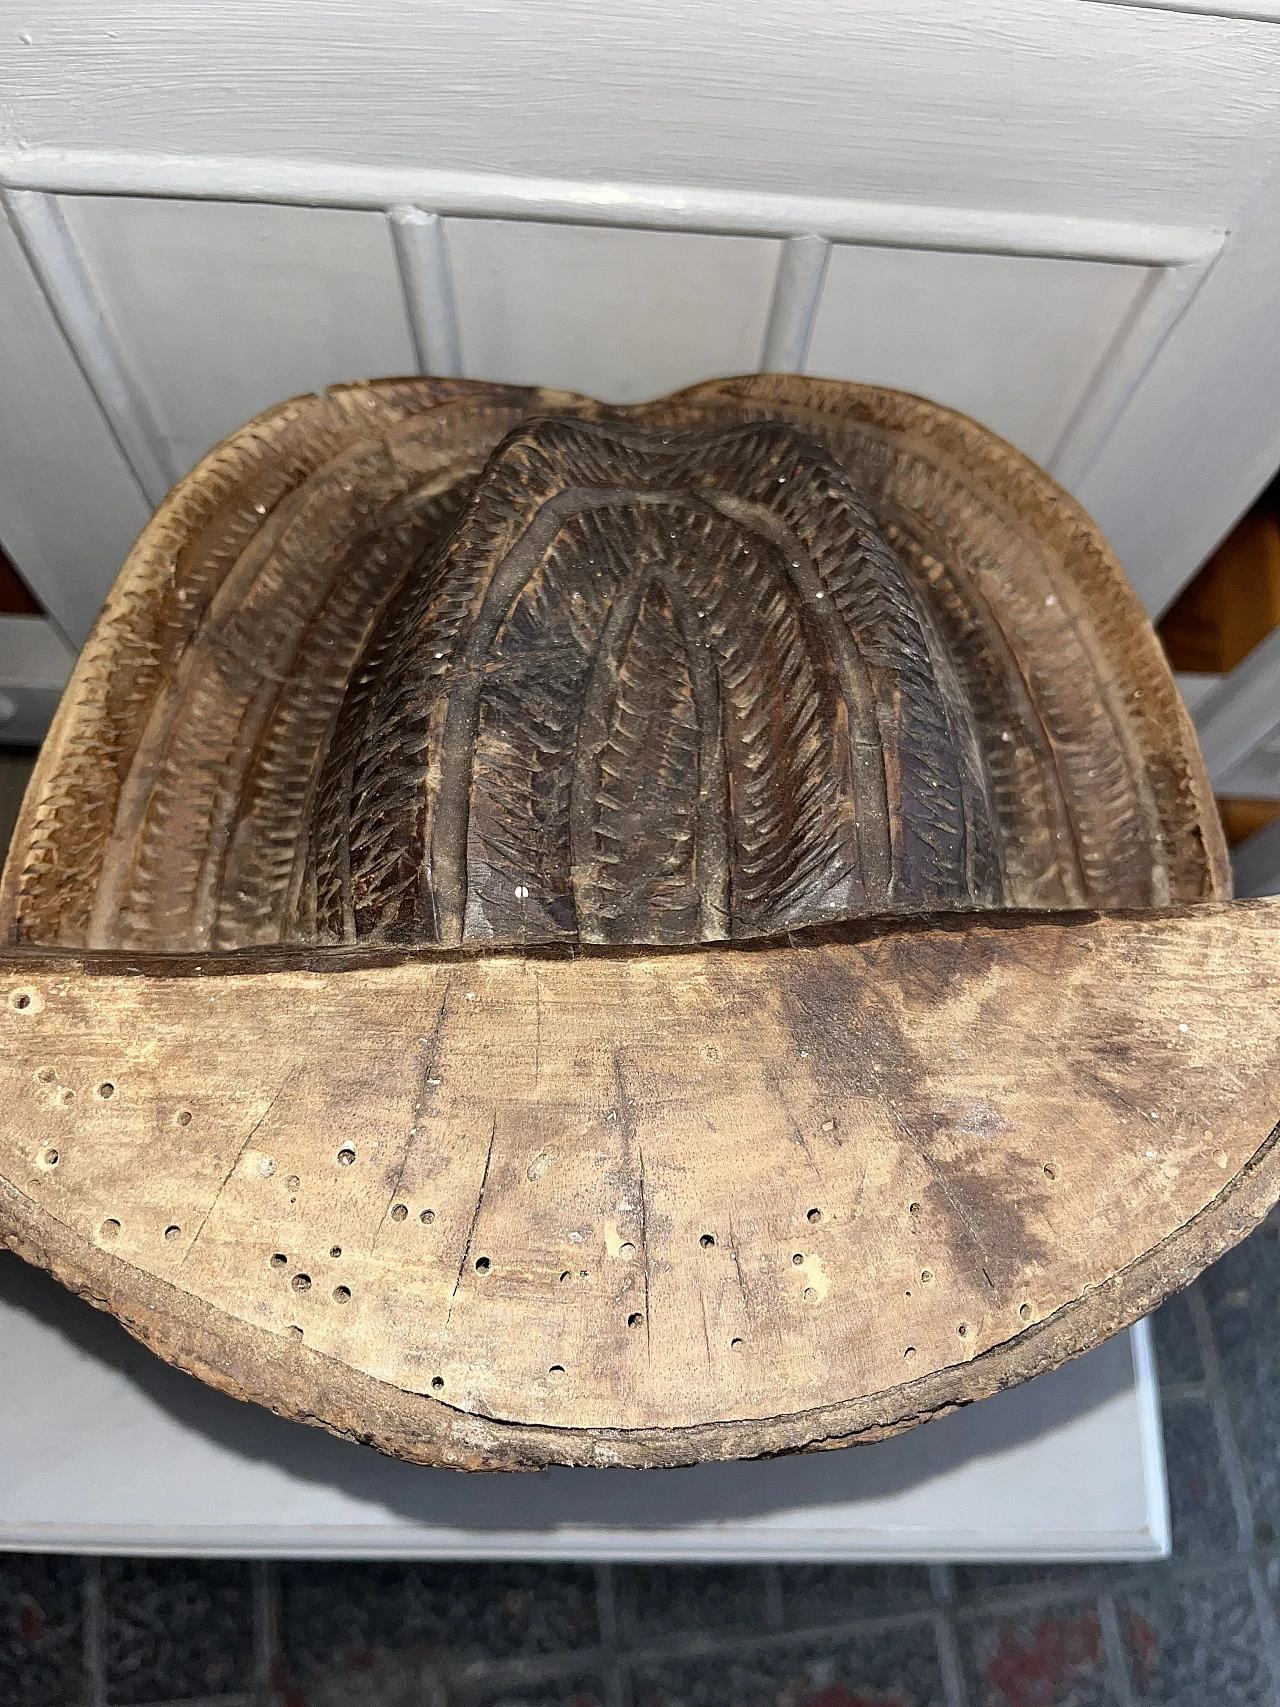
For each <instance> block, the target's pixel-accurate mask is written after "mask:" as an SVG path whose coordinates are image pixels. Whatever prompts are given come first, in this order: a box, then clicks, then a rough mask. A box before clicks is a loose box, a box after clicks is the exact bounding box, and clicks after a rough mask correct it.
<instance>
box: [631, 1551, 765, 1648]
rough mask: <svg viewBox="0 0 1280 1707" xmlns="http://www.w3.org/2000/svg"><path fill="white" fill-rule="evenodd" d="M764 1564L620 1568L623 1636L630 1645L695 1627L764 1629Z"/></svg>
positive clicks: (721, 1629) (697, 1628)
mask: <svg viewBox="0 0 1280 1707" xmlns="http://www.w3.org/2000/svg"><path fill="white" fill-rule="evenodd" d="M767 1580H768V1579H767V1575H766V1572H765V1568H764V1566H763V1565H741V1566H739V1565H623V1566H620V1567H619V1568H618V1569H617V1570H615V1572H614V1577H613V1583H614V1596H615V1598H616V1602H617V1608H618V1637H619V1640H620V1641H621V1642H622V1643H623V1645H624V1646H626V1645H630V1646H640V1645H642V1644H644V1643H646V1642H662V1641H665V1640H666V1639H667V1638H668V1637H670V1636H676V1635H679V1634H681V1633H682V1632H685V1631H690V1630H707V1631H716V1632H727V1631H731V1630H744V1631H749V1632H750V1633H751V1634H752V1635H758V1634H759V1633H760V1632H761V1631H762V1630H763V1629H764V1623H765V1595H766V1584H767Z"/></svg>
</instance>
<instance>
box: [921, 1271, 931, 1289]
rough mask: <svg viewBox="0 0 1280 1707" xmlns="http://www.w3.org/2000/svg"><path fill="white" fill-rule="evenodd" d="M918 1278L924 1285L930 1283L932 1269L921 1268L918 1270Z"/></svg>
mask: <svg viewBox="0 0 1280 1707" xmlns="http://www.w3.org/2000/svg"><path fill="white" fill-rule="evenodd" d="M920 1278H921V1280H923V1281H924V1283H925V1285H926V1286H928V1285H930V1284H931V1282H932V1280H933V1270H932V1269H931V1268H922V1269H921V1270H920Z"/></svg>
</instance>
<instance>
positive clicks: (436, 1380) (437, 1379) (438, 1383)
mask: <svg viewBox="0 0 1280 1707" xmlns="http://www.w3.org/2000/svg"><path fill="white" fill-rule="evenodd" d="M443 1386H444V1376H443V1375H433V1376H432V1377H431V1391H432V1392H433V1393H438V1392H439V1391H440V1389H441V1388H442V1387H443Z"/></svg>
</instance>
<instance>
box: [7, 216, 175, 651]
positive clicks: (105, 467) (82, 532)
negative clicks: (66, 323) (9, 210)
mask: <svg viewBox="0 0 1280 1707" xmlns="http://www.w3.org/2000/svg"><path fill="white" fill-rule="evenodd" d="M0 399H3V402H2V404H0V541H3V543H4V547H5V549H6V551H8V553H9V555H10V556H11V557H12V558H13V561H14V562H15V563H16V564H17V565H18V567H19V569H21V571H22V573H23V575H24V576H25V577H26V580H27V582H28V584H29V585H30V587H31V588H32V589H33V591H34V592H35V593H36V595H37V597H38V598H39V599H40V601H41V603H42V604H43V605H44V607H45V609H46V610H47V611H48V612H49V614H50V615H51V616H52V617H53V619H54V620H55V622H57V623H58V625H59V626H60V627H61V628H62V629H63V631H64V632H65V633H66V634H67V635H68V636H69V637H70V638H71V639H72V640H74V641H75V643H76V644H77V645H79V644H80V643H81V642H82V641H83V640H84V638H85V636H86V635H87V634H88V632H89V629H90V627H91V625H92V623H93V619H94V617H95V616H96V615H97V614H98V606H99V605H100V604H101V603H102V600H103V599H104V597H105V596H106V592H107V589H108V587H110V585H111V583H112V581H113V580H114V579H115V575H116V571H117V570H118V569H119V567H120V565H121V563H122V562H123V561H124V556H125V553H126V552H127V551H128V549H129V547H130V546H131V545H132V543H133V540H134V537H135V536H136V535H137V533H138V531H139V530H140V529H141V527H142V525H143V523H144V522H145V521H146V519H147V513H148V505H147V503H146V502H145V500H144V498H143V496H142V494H141V492H140V491H139V489H138V486H137V483H136V481H135V480H134V477H133V475H132V474H131V472H130V470H129V466H128V464H127V463H126V461H125V459H124V457H123V455H122V454H121V452H120V449H119V446H118V445H117V444H116V442H115V440H114V439H113V438H112V436H111V433H110V431H109V430H108V428H107V425H106V423H105V421H104V420H103V418H102V414H101V412H100V410H99V409H98V406H97V404H96V403H95V401H94V398H93V394H92V393H91V391H90V390H89V387H88V385H87V384H86V382H85V379H84V376H83V374H82V373H81V372H80V370H79V368H78V367H77V365H76V363H75V361H74V360H73V358H72V356H71V353H70V351H69V350H68V348H67V345H66V342H65V340H64V339H63V337H62V334H61V333H60V331H59V330H58V327H57V324H56V322H55V321H54V318H53V315H52V314H51V313H50V311H49V307H48V304H47V303H46V301H45V299H44V297H43V296H42V295H41V293H40V290H39V287H38V286H37V284H36V282H35V279H34V278H33V277H32V275H31V272H30V269H29V268H28V266H27V263H26V261H25V259H24V258H23V255H22V252H21V250H20V248H19V246H18V242H17V239H16V238H15V236H14V234H13V232H12V230H11V229H10V227H9V224H8V222H7V221H6V220H5V219H4V218H3V216H0Z"/></svg>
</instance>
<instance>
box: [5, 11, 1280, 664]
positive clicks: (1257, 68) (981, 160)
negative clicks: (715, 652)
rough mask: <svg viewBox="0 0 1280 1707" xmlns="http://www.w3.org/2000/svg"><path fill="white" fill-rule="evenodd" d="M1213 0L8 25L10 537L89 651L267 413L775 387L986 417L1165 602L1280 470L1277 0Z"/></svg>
mask: <svg viewBox="0 0 1280 1707" xmlns="http://www.w3.org/2000/svg"><path fill="white" fill-rule="evenodd" d="M1240 9H1241V8H1239V7H1237V6H1235V5H1234V4H1232V3H1231V0H1223V4H1222V5H1220V6H1217V7H1210V6H1205V7H1201V5H1200V4H1199V0H1195V4H1194V6H1183V7H1181V8H1171V7H1166V6H1164V5H1157V4H1155V3H1152V4H1147V5H1143V4H1119V3H1104V0H1041V3H1039V4H1037V5H1035V6H1027V5H1026V4H1025V0H982V3H979V0H949V3H945V4H944V3H942V0H922V3H914V4H910V5H908V4H906V3H905V0H903V3H901V4H895V3H890V0H831V3H830V4H827V5H824V6H814V5H813V4H812V0H777V3H776V4H774V5H771V6H770V7H767V8H765V7H761V6H757V5H753V4H751V3H750V0H704V3H703V4H700V5H697V6H684V7H677V6H673V5H671V4H669V3H668V0H635V3H631V4H628V5H624V6H618V7H604V6H601V5H599V4H598V3H597V0H592V3H591V4H585V3H584V0H521V3H519V4H516V3H515V0H488V3H487V4H484V5H481V4H480V3H479V0H466V3H463V0H424V3H423V4H420V5H417V6H414V7H408V6H405V5H402V4H395V3H393V0H368V3H367V4H365V5H364V6H362V7H359V8H352V7H351V6H349V5H347V4H346V3H345V0H344V3H343V4H341V5H339V4H337V3H336V0H307V3H306V4H302V3H292V4H288V5H285V4H279V3H264V0H253V3H249V0H227V3H226V4H224V5H222V6H220V7H219V8H217V9H216V11H212V12H211V11H210V10H209V9H208V8H204V7H193V6H190V5H187V4H182V3H179V0H131V3H129V4H122V3H119V0H108V3H106V4H103V3H102V0H93V3H92V4H91V3H90V0H58V3H57V4H54V0H0V64H2V65H3V66H4V78H5V81H4V94H3V99H2V100H0V194H2V195H3V200H4V205H5V209H6V212H7V216H8V217H7V221H0V394H3V396H4V397H5V399H6V405H5V408H4V410H3V411H2V412H0V539H2V540H3V541H4V543H5V545H6V547H7V548H8V549H9V551H10V552H11V553H12V555H13V556H14V557H15V559H16V560H17V562H18V563H19V565H20V567H21V568H22V570H23V572H24V573H25V574H26V575H27V576H28V578H29V579H30V581H31V583H32V585H33V586H34V587H35V588H36V590H37V591H38V592H39V594H40V596H41V597H42V599H43V600H44V602H45V603H46V606H47V608H48V609H49V610H50V612H51V614H52V616H53V618H54V620H55V622H56V623H57V624H58V625H59V627H60V628H61V629H62V630H63V631H64V632H65V633H66V634H67V635H68V636H69V637H70V638H71V639H72V641H73V642H76V643H78V642H79V641H80V640H81V639H82V638H83V636H84V634H85V633H86V632H87V628H88V625H89V624H90V622H91V621H92V618H93V615H94V613H95V611H96V609H97V606H98V604H99V602H100V601H101V598H102V596H103V594H104V593H105V591H106V588H107V586H108V585H109V584H110V581H111V579H112V577H113V575H114V573H115V571H116V569H117V568H118V566H119V563H120V561H121V559H122V557H123V555H124V553H125V551H126V550H127V548H128V545H129V543H130V541H131V539H132V537H133V535H134V534H135V533H136V531H137V529H138V528H139V527H140V526H141V524H142V522H143V520H144V519H145V516H146V514H147V511H148V508H149V506H150V504H151V503H153V502H154V501H155V500H156V499H157V498H158V497H159V496H160V495H161V493H162V492H163V490H164V489H165V488H166V487H167V485H168V484H169V483H170V481H171V480H172V479H173V478H174V477H175V476H176V475H178V474H179V473H181V472H182V471H183V470H185V469H186V468H187V467H189V466H190V465H191V463H192V462H194V461H195V460H196V459H197V458H198V457H199V456H200V455H201V454H202V453H203V452H204V451H205V450H206V449H207V448H208V447H209V446H210V445H211V444H212V443H213V442H215V441H216V440H217V439H218V438H219V437H220V436H221V435H222V434H224V433H225V432H228V431H230V430H231V429H232V428H234V427H235V426H237V425H238V424H239V423H240V422H241V421H243V420H244V419H246V418H247V417H248V416H250V415H252V414H254V413H255V412H257V411H258V410H259V409H261V408H263V407H265V406H266V405H267V404H269V403H271V402H274V401H276V400H278V399H279V398H280V397H282V396H285V395H289V394H292V393H294V392H297V391H300V390H306V389H311V388H313V387H316V386H320V385H323V384H325V383H328V382H330V381H333V380H338V379H352V378H359V377H363V376H366V375H370V374H375V373H386V372H397V371H412V370H415V369H422V370H425V371H436V372H449V371H463V372H465V373H468V374H471V375H473V376H477V377H486V378H495V379H513V380H518V381H522V382H534V381H540V382H543V383H548V384H553V385H564V386H569V387H572V388H574V389H580V390H586V391H591V392H594V393H596V394H598V395H601V396H605V397H610V398H617V399H636V398H641V397H645V396H650V395H653V394H656V393H658V392H661V391H664V390H668V389H671V388H672V387H675V386H677V385H681V384H687V383H691V382H692V381H694V380H697V379H700V378H703V377H707V376H709V375H713V374H717V373H726V372H735V371H743V370H750V369H753V368H756V367H759V366H768V367H773V368H791V369H805V370H807V371H810V372H815V373H825V374H830V375H833V376H837V377H845V378H853V379H864V380H873V381H879V382H883V383H887V384H893V385H899V386H902V387H904V388H906V389H910V390H915V391H920V392H923V393H925V394H927V395H929V396H932V397H934V398H937V399H938V400H940V401H942V402H946V403H950V404H953V405H955V406H958V407H960V408H962V409H964V410H966V411H968V412H970V413H971V414H973V415H975V416H977V417H978V418H979V419H981V420H983V421H984V422H986V423H987V424H988V425H990V426H992V427H994V428H995V429H996V430H997V431H999V432H1002V433H1004V434H1006V435H1007V436H1008V437H1009V438H1011V439H1012V440H1014V442H1015V443H1017V444H1019V445H1021V446H1022V447H1023V448H1025V449H1026V450H1028V451H1029V452H1030V453H1031V454H1032V455H1034V456H1035V457H1037V458H1038V459H1039V460H1041V461H1042V462H1044V463H1045V464H1046V465H1047V466H1048V467H1049V468H1050V469H1051V470H1052V471H1054V472H1056V473H1057V474H1058V476H1059V477H1060V478H1062V479H1063V480H1064V481H1065V482H1066V483H1068V484H1069V485H1071V486H1072V487H1073V489H1074V490H1075V491H1076V492H1077V493H1078V494H1079V495H1080V496H1081V498H1082V499H1083V500H1084V501H1085V503H1086V504H1087V505H1088V506H1089V507H1090V508H1091V509H1093V511H1094V512H1095V514H1097V516H1098V518H1099V520H1100V521H1101V523H1102V524H1103V526H1104V527H1105V528H1106V529H1107V531H1108V532H1109V533H1110V535H1111V537H1112V539H1113V542H1114V543H1115V545H1116V547H1117V549H1118V550H1119V552H1120V555H1121V558H1122V561H1124V562H1125V564H1126V567H1127V569H1128V571H1129V573H1130V576H1131V578H1132V579H1133V581H1134V583H1135V585H1136V586H1137V588H1138V590H1139V593H1140V594H1141V596H1142V597H1143V598H1144V600H1145V601H1146V603H1147V604H1148V607H1149V608H1150V609H1152V610H1153V611H1157V610H1159V609H1160V608H1161V607H1162V606H1163V605H1165V604H1166V603H1167V602H1168V601H1169V599H1171V598H1172V597H1173V596H1174V594H1175V593H1176V591H1177V590H1178V588H1179V587H1180V586H1181V585H1182V584H1183V582H1184V581H1185V580H1186V579H1187V578H1188V577H1189V576H1190V574H1191V573H1193V571H1194V569H1195V568H1196V566H1197V565H1198V563H1199V562H1200V561H1201V560H1202V558H1203V557H1204V556H1205V555H1206V554H1207V552H1208V551H1209V550H1210V549H1211V548H1212V547H1213V545H1214V544H1215V543H1216V541H1217V540H1218V538H1219V537H1221V535H1222V534H1223V533H1224V532H1225V531H1226V530H1227V528H1228V527H1229V526H1230V525H1231V523H1232V522H1233V521H1234V519H1235V517H1236V516H1237V515H1238V513H1239V512H1240V511H1241V510H1242V509H1243V508H1244V507H1245V506H1246V505H1247V504H1248V502H1249V501H1250V500H1251V499H1252V497H1253V496H1254V494H1255V493H1256V492H1257V491H1258V490H1259V489H1260V488H1261V486H1262V485H1263V484H1264V482H1265V480H1266V479H1267V478H1268V477H1269V476H1270V474H1271V473H1273V472H1274V470H1275V468H1276V467H1277V466H1280V383H1278V382H1280V331H1278V330H1277V328H1278V327H1280V316H1278V315H1277V313H1276V307H1277V303H1276V297H1277V294H1278V287H1277V286H1276V284H1275V280H1276V279H1277V278H1280V22H1273V21H1268V18H1267V16H1266V15H1265V14H1267V13H1268V12H1269V11H1271V10H1272V9H1274V10H1275V14H1276V17H1277V18H1278V19H1280V0H1256V3H1252V4H1250V5H1249V6H1248V7H1247V8H1246V10H1247V11H1248V12H1249V13H1251V14H1254V15H1253V16H1249V17H1242V16H1238V15H1233V13H1237V12H1238V11H1239V10H1240ZM1258 14H1263V15H1258Z"/></svg>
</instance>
